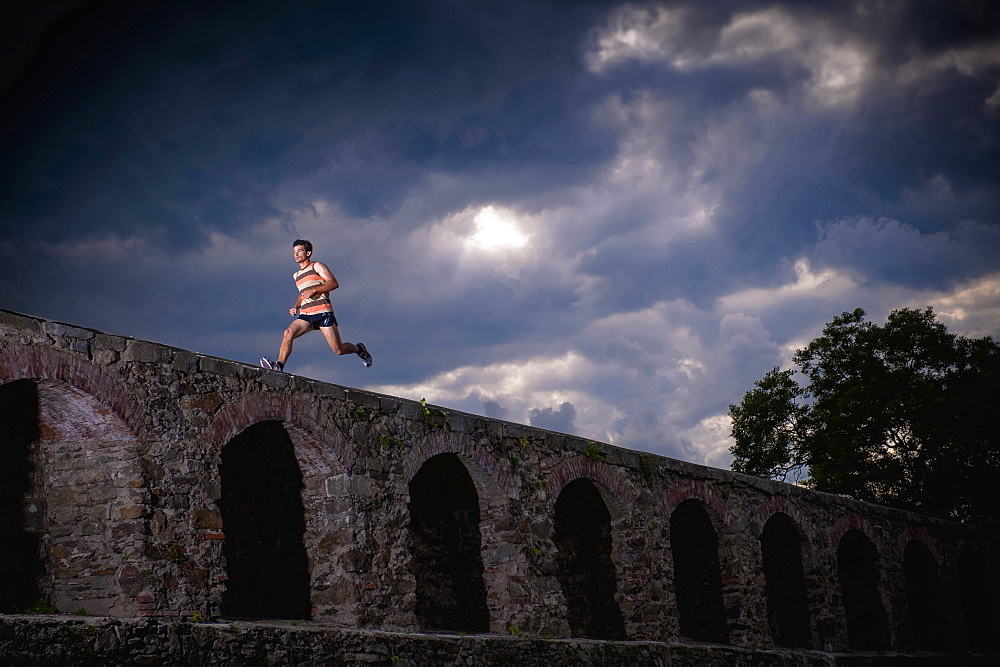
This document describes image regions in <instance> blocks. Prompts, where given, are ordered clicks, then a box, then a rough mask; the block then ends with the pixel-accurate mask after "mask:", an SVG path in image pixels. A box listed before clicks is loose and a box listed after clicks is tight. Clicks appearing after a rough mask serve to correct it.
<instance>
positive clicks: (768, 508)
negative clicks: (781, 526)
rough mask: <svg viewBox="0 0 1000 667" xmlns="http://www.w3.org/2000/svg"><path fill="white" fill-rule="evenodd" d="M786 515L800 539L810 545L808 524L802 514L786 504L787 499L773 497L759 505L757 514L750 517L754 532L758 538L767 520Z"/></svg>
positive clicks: (810, 536)
mask: <svg viewBox="0 0 1000 667" xmlns="http://www.w3.org/2000/svg"><path fill="white" fill-rule="evenodd" d="M778 513H781V514H786V515H788V518H789V519H791V520H792V524H793V525H794V526H795V529H796V531H798V533H799V536H800V537H802V538H803V539H804V540H805V541H806V542H808V543H811V542H812V541H813V540H812V535H811V531H810V530H809V528H808V526H809V524H808V522H806V521H805V519H804V518H803V517H802V514H801V513H800V512H799V511H798V509H796V508H795V507H793V506H792V505H791V503H789V502H788V498H785V497H784V496H775V497H773V498H771V499H770V500H767V501H766V502H763V503H761V504H760V506H759V507H758V508H757V513H756V514H754V516H753V517H751V519H750V520H751V521H752V522H753V526H754V532H755V533H756V535H757V536H758V537H759V536H760V534H761V533H763V532H764V526H766V525H767V522H768V520H770V518H771V517H772V516H774V515H775V514H778Z"/></svg>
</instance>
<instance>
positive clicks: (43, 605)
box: [22, 598, 59, 615]
mask: <svg viewBox="0 0 1000 667" xmlns="http://www.w3.org/2000/svg"><path fill="white" fill-rule="evenodd" d="M22 613H24V614H32V615H34V614H58V613H59V610H58V609H56V608H55V606H53V604H52V603H51V602H49V601H48V600H46V599H45V598H38V599H37V600H35V604H33V605H31V606H30V607H28V608H27V609H24V610H22Z"/></svg>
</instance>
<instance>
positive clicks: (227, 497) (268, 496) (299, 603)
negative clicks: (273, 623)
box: [219, 421, 311, 619]
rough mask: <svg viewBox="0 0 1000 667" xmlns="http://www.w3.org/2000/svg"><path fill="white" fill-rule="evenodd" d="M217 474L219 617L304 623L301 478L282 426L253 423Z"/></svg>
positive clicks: (229, 448) (228, 448) (307, 609)
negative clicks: (221, 558) (221, 569)
mask: <svg viewBox="0 0 1000 667" xmlns="http://www.w3.org/2000/svg"><path fill="white" fill-rule="evenodd" d="M220 473H221V477H222V499H221V500H220V501H219V506H220V511H221V514H222V525H223V531H224V532H225V536H226V540H225V542H224V543H223V551H224V554H225V557H226V576H227V581H226V590H225V592H224V593H223V596H222V614H223V616H227V617H230V618H261V619H262V618H292V619H296V618H309V616H310V613H311V606H310V599H309V570H308V561H307V558H306V551H305V547H304V546H303V534H304V533H305V530H306V524H305V512H304V509H303V505H302V488H303V484H302V473H301V472H300V470H299V466H298V462H297V461H296V459H295V451H294V447H293V445H292V441H291V439H290V438H289V437H288V433H287V432H286V431H285V429H284V427H283V426H282V424H281V422H278V421H265V422H259V423H257V424H254V425H253V426H250V427H249V428H247V429H246V430H244V431H243V432H242V433H240V434H239V435H237V436H236V437H235V438H233V439H232V440H230V441H229V442H228V443H227V444H226V445H225V447H223V449H222V466H221V470H220Z"/></svg>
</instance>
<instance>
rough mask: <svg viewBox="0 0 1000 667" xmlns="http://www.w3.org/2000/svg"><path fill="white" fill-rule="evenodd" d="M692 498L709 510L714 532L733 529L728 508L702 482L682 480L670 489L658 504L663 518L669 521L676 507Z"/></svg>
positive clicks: (732, 521) (733, 521) (733, 522)
mask: <svg viewBox="0 0 1000 667" xmlns="http://www.w3.org/2000/svg"><path fill="white" fill-rule="evenodd" d="M692 498H694V499H696V500H700V501H701V502H702V503H703V504H704V505H705V507H706V508H707V509H709V510H710V511H709V512H708V516H709V518H710V519H712V523H714V524H715V525H716V530H718V529H719V528H722V527H726V528H728V529H730V530H733V529H734V526H735V520H734V518H733V516H732V515H731V514H730V512H729V506H728V505H727V504H726V501H724V500H723V499H722V498H720V497H719V496H717V495H716V494H715V492H714V491H712V489H710V488H709V487H708V485H707V484H705V483H704V482H698V481H695V480H691V479H685V480H682V481H680V482H677V483H676V484H674V485H673V486H671V487H670V489H669V490H668V491H667V494H666V496H664V497H663V500H662V501H661V502H660V508H661V510H662V512H663V516H665V517H666V518H667V521H669V520H670V515H671V514H673V513H674V510H675V509H677V506H678V505H680V504H681V503H682V502H684V501H685V500H690V499H692Z"/></svg>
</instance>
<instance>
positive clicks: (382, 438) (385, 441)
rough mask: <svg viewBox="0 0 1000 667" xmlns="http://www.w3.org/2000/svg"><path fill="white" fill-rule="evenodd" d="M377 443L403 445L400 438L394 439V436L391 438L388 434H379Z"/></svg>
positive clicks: (385, 445)
mask: <svg viewBox="0 0 1000 667" xmlns="http://www.w3.org/2000/svg"><path fill="white" fill-rule="evenodd" d="M378 444H380V445H382V446H383V447H403V446H404V445H403V441H402V440H396V439H395V438H393V437H392V436H391V435H388V434H385V435H382V436H379V439H378Z"/></svg>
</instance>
